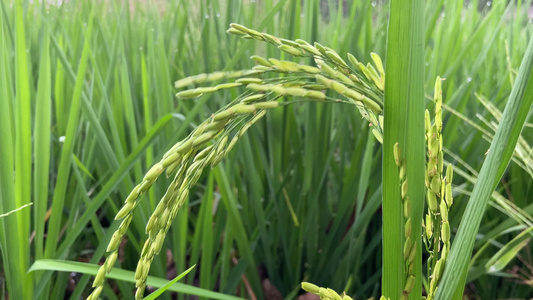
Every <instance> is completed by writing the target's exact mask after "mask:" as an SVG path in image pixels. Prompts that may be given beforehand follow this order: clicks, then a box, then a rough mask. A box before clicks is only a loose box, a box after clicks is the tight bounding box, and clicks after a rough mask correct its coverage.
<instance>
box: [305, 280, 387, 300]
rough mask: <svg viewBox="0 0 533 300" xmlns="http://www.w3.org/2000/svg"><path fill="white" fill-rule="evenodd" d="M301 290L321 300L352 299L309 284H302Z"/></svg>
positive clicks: (385, 299) (343, 294) (344, 294)
mask: <svg viewBox="0 0 533 300" xmlns="http://www.w3.org/2000/svg"><path fill="white" fill-rule="evenodd" d="M302 289H303V290H304V291H306V292H309V293H311V294H315V295H317V296H319V297H320V299H321V300H353V298H352V297H350V296H348V295H346V293H342V295H339V293H337V292H336V291H334V290H332V289H330V288H323V287H319V286H316V285H314V284H312V283H309V282H302ZM379 300H390V298H385V296H381V298H379Z"/></svg>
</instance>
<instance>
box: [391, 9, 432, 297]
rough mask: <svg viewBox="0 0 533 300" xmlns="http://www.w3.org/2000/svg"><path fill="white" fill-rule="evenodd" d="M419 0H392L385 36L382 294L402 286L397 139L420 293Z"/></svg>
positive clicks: (421, 79)
mask: <svg viewBox="0 0 533 300" xmlns="http://www.w3.org/2000/svg"><path fill="white" fill-rule="evenodd" d="M423 29H424V3H423V2H422V1H416V0H410V1H391V8H390V19H389V26H388V36H387V57H386V65H387V68H386V78H387V79H386V82H385V107H384V118H385V128H384V142H383V267H382V269H383V279H382V282H383V283H382V294H383V295H384V296H385V297H389V298H390V299H392V300H396V299H400V296H401V295H402V292H403V291H404V287H405V286H406V281H407V276H406V275H407V273H406V268H405V263H404V254H403V251H399V250H398V249H403V244H404V224H405V220H404V216H403V211H404V209H403V205H402V200H401V197H400V181H399V176H398V168H397V166H396V164H395V159H394V149H393V148H394V145H395V144H396V143H398V144H399V145H400V148H401V152H402V154H403V156H402V157H401V158H402V160H405V167H406V174H407V179H408V181H409V186H408V192H407V197H408V199H410V206H411V214H410V216H411V219H412V234H411V239H412V240H413V242H414V243H415V247H416V258H415V259H414V262H415V264H414V269H413V270H414V277H415V279H416V281H415V285H414V288H413V289H412V290H411V291H410V297H412V298H413V299H414V298H417V297H420V295H421V293H422V276H421V275H422V274H421V272H422V271H421V270H422V265H421V260H422V259H421V258H422V255H421V249H422V248H421V238H420V237H421V222H422V211H423V207H424V202H423V200H424V191H425V188H424V173H423V172H421V171H420V170H423V169H424V164H425V159H424V157H425V150H424V149H425V146H424V61H423V57H424V55H423V54H424V43H423V38H424V30H423Z"/></svg>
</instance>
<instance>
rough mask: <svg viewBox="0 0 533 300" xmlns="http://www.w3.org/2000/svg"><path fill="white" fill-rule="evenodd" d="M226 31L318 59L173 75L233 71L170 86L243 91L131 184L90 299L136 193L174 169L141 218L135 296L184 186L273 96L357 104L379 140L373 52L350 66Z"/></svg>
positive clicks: (378, 84) (303, 45)
mask: <svg viewBox="0 0 533 300" xmlns="http://www.w3.org/2000/svg"><path fill="white" fill-rule="evenodd" d="M228 32H230V33H234V34H238V35H241V36H243V37H244V38H253V39H256V40H262V41H267V42H270V43H272V44H274V45H276V46H277V47H278V48H279V49H280V50H282V51H284V52H286V53H288V54H290V55H293V56H297V57H298V56H312V57H313V58H314V59H315V62H316V63H317V66H318V67H315V66H308V65H303V64H298V63H295V62H291V61H282V60H278V59H274V58H269V59H266V58H263V57H260V56H252V57H251V58H252V59H253V60H254V61H255V62H256V64H257V65H256V66H255V67H254V68H253V69H252V70H241V71H234V72H215V73H211V74H199V75H196V76H192V77H188V78H184V79H181V80H179V81H177V82H176V83H175V87H176V88H178V89H180V88H184V87H189V86H191V85H198V84H202V83H208V82H214V81H219V80H229V79H235V80H234V82H227V83H222V84H218V85H215V86H209V87H197V88H193V89H187V90H184V91H181V92H178V93H177V94H176V97H177V98H178V99H192V98H197V97H200V96H202V95H204V94H207V93H213V92H216V91H220V90H224V89H230V88H236V87H244V88H245V90H246V91H245V93H243V94H242V95H241V96H239V97H238V98H237V99H235V100H234V101H233V102H232V103H230V104H228V105H227V106H226V107H224V108H223V109H221V110H220V111H218V112H217V113H215V114H213V115H212V116H211V117H210V118H209V119H208V120H206V121H205V122H203V123H202V124H200V125H199V126H198V127H197V128H196V129H195V130H194V131H193V132H192V133H191V134H190V135H189V136H188V137H187V138H185V139H184V140H182V141H180V142H179V143H177V144H176V145H174V146H173V147H172V148H171V149H170V150H169V151H168V152H167V153H166V154H165V155H164V156H163V158H162V159H161V161H160V162H158V163H157V164H155V165H154V166H153V167H152V168H151V169H150V170H149V171H148V172H147V174H146V176H145V177H144V179H143V181H142V182H141V183H140V184H139V185H137V186H136V187H135V188H134V189H133V191H132V192H131V194H130V195H129V196H128V197H127V199H126V201H125V202H124V205H123V207H122V208H121V209H120V211H119V212H118V213H117V215H116V217H115V219H116V220H121V219H122V223H121V224H120V226H119V228H118V229H117V231H116V232H115V233H114V234H113V237H112V239H111V241H110V242H109V245H108V247H107V252H109V255H108V257H107V259H106V261H105V263H104V264H103V265H102V266H101V267H100V269H99V271H98V274H97V276H96V278H95V279H94V282H93V287H94V290H93V292H92V294H91V295H90V296H89V297H88V299H92V300H96V299H98V297H99V295H100V294H101V292H102V289H103V284H104V278H105V275H106V274H107V273H109V272H110V271H111V269H112V268H113V266H114V264H115V262H116V260H117V256H118V246H119V244H120V241H121V240H122V237H123V236H124V234H125V232H126V230H127V228H128V226H129V224H130V222H131V220H132V217H133V211H134V210H135V207H136V206H137V204H138V202H139V201H140V199H141V197H142V196H143V195H144V194H145V193H146V192H147V191H148V190H149V189H150V187H151V186H152V185H153V183H154V182H155V181H156V180H157V178H158V177H159V176H160V175H161V174H162V173H163V172H165V173H166V175H167V177H169V176H171V175H172V174H174V173H175V175H174V179H173V181H172V183H171V184H170V185H169V187H168V189H167V191H166V193H165V195H164V196H163V197H162V198H161V200H160V201H159V203H158V205H157V207H156V209H155V210H154V212H153V214H152V216H151V217H150V219H149V220H148V223H147V225H146V233H147V234H148V239H147V240H146V242H145V244H144V247H143V249H142V252H141V257H140V259H139V262H138V265H137V269H136V271H135V281H136V286H137V291H136V294H135V298H136V299H142V297H143V294H144V290H145V288H146V280H147V277H148V273H149V270H150V267H151V264H152V261H153V259H154V256H155V255H157V254H158V253H159V252H160V251H161V249H162V247H163V244H164V240H165V237H166V234H167V232H168V230H169V228H170V226H171V224H172V222H173V220H174V218H175V217H176V215H177V213H178V211H179V209H180V208H181V206H182V205H183V204H184V203H185V202H186V199H187V198H188V196H189V190H190V188H191V187H193V185H194V184H196V182H197V181H198V179H199V178H200V176H201V174H202V171H203V169H204V168H205V167H206V166H208V165H211V167H214V166H215V165H217V164H218V163H219V162H220V161H221V160H222V159H223V158H224V157H225V156H226V155H227V154H228V153H229V151H231V149H232V148H233V147H234V146H235V144H236V142H237V141H238V139H239V138H240V137H241V136H242V135H243V134H244V133H245V132H246V130H248V128H250V126H252V125H253V124H254V123H255V122H257V121H258V120H259V119H260V118H262V117H263V116H264V115H265V113H266V110H268V109H271V108H275V107H278V106H280V105H285V104H288V103H290V102H283V103H281V102H278V101H277V100H278V99H279V98H280V97H283V96H287V97H300V98H305V99H307V100H308V101H321V102H343V103H348V104H352V105H355V106H356V107H357V108H358V109H359V111H360V113H361V115H362V116H363V117H364V118H365V119H367V120H368V121H369V122H370V123H371V125H372V126H373V129H372V132H373V134H374V135H375V136H376V138H377V139H378V140H379V141H380V142H382V141H383V139H382V136H383V116H382V114H381V111H382V107H383V87H384V80H385V72H384V70H383V64H382V61H381V59H380V58H379V56H378V55H376V54H374V53H373V54H372V59H373V61H374V64H375V66H376V67H374V66H373V65H371V64H368V65H366V66H365V65H363V64H362V63H360V62H358V61H357V59H355V57H353V55H351V54H349V55H348V58H349V60H350V62H351V63H352V64H353V65H354V66H355V67H356V68H355V69H352V68H350V67H349V66H348V65H347V64H346V62H345V61H344V60H343V59H342V58H340V56H339V55H338V54H337V53H336V52H335V51H333V50H332V49H330V48H328V47H324V46H322V45H320V44H318V43H315V44H314V46H313V45H311V44H309V43H307V42H305V41H302V40H296V41H289V40H285V39H280V38H277V37H274V36H271V35H269V34H267V33H259V32H257V31H254V30H252V29H248V28H246V27H244V26H241V25H237V24H231V28H230V29H229V30H228ZM376 69H377V70H376ZM276 73H282V74H283V76H282V77H277V78H272V77H269V78H266V79H262V78H260V77H261V76H262V75H264V74H276ZM324 90H332V91H334V92H336V93H339V94H341V95H342V96H344V100H341V99H336V98H332V97H329V96H327V95H326V94H325V93H324V92H323V91H324ZM328 299H329V298H328ZM332 299H337V298H332ZM340 299H351V298H349V297H348V298H340Z"/></svg>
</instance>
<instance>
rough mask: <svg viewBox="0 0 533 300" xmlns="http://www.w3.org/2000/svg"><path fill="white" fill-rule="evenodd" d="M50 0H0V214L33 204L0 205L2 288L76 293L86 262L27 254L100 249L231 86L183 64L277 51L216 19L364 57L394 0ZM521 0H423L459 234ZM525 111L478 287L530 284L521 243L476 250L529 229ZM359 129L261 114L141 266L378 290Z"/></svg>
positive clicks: (356, 123) (270, 288)
mask: <svg viewBox="0 0 533 300" xmlns="http://www.w3.org/2000/svg"><path fill="white" fill-rule="evenodd" d="M50 2H51V3H44V2H39V3H37V2H36V1H15V2H13V1H10V0H2V1H1V12H0V16H1V22H0V25H1V36H0V40H1V44H0V50H1V52H0V59H1V63H0V69H1V73H0V75H1V76H0V83H1V85H0V88H1V92H2V94H0V96H1V98H0V101H2V106H0V109H1V110H2V115H0V127H2V130H3V131H2V142H1V146H0V147H1V148H3V152H2V153H0V154H2V155H3V156H1V158H2V159H3V160H2V162H0V163H2V164H3V165H4V168H2V170H0V178H1V180H0V181H1V182H0V183H1V184H2V185H0V190H1V191H2V193H1V194H0V197H1V198H0V199H1V200H2V201H1V202H2V205H0V206H1V209H2V211H1V212H7V211H10V210H12V209H14V208H16V207H19V206H20V205H22V204H26V203H29V202H32V203H33V205H32V207H31V208H27V209H24V210H21V211H20V212H19V213H17V214H14V215H10V216H8V217H6V218H3V219H1V221H0V223H1V224H0V226H1V230H0V231H1V236H0V240H1V246H2V263H1V266H2V269H3V270H4V272H2V274H1V277H0V284H1V287H2V288H3V293H2V297H3V298H4V299H7V296H6V295H7V294H8V293H9V294H10V297H9V299H31V298H35V299H63V298H65V299H78V298H79V297H81V296H87V295H88V293H89V292H90V284H88V283H89V282H90V280H89V279H90V277H89V276H88V275H83V276H82V274H81V273H76V272H71V273H69V272H50V271H38V272H33V273H29V274H26V270H27V269H28V268H29V266H31V264H32V263H33V262H34V261H35V260H37V259H66V260H71V261H83V262H92V263H98V262H99V261H101V258H102V256H103V254H104V251H105V248H106V246H107V242H108V241H109V239H110V237H111V234H112V233H113V231H114V229H116V226H118V223H116V222H113V217H114V215H115V214H116V212H117V211H118V209H119V208H120V206H121V203H122V202H123V201H124V199H125V198H126V197H127V195H128V194H129V192H130V191H131V189H132V188H133V187H134V186H135V185H136V184H137V183H138V182H140V181H141V180H142V178H143V175H144V173H145V172H146V171H147V170H148V169H149V167H150V166H151V165H152V164H153V163H154V162H156V161H158V160H159V159H160V158H161V157H162V155H163V154H164V153H165V152H166V150H168V149H169V148H170V147H171V146H172V145H173V144H174V143H176V142H177V141H179V140H180V139H182V138H184V137H185V136H186V135H187V134H188V133H189V132H190V130H192V129H193V128H194V127H195V125H196V124H198V123H199V122H201V121H202V120H204V119H205V118H207V117H209V116H210V115H211V114H212V112H215V111H217V110H218V109H219V108H220V107H222V106H223V105H224V104H226V103H228V102H230V101H231V100H232V99H233V98H234V97H236V96H237V95H238V94H236V93H235V92H234V91H232V92H230V91H224V92H218V93H215V94H212V95H208V96H203V97H201V98H199V99H197V100H179V101H178V100H176V99H175V97H174V94H175V93H176V92H177V91H176V90H175V89H174V88H173V82H174V81H176V80H178V79H181V78H183V77H186V76H189V75H195V74H198V73H208V72H214V71H219V70H225V71H229V70H241V69H249V68H251V67H253V65H254V64H253V61H252V60H250V59H249V57H250V56H251V55H254V54H259V55H262V56H266V57H275V58H282V59H288V58H285V57H284V54H283V53H282V52H280V51H278V49H276V48H274V47H272V46H269V45H264V44H262V43H258V42H256V41H253V40H242V39H238V38H237V37H235V36H231V35H228V34H226V33H225V31H226V29H227V28H228V26H229V24H230V23H240V24H243V25H245V26H247V27H249V28H253V29H256V30H259V31H264V32H268V33H271V34H273V35H276V36H279V37H283V38H287V39H298V38H300V39H304V40H307V41H309V42H314V41H318V42H320V43H321V44H323V45H326V46H328V47H331V48H333V49H335V50H336V51H337V52H338V53H339V54H341V55H342V56H345V55H346V53H347V52H350V53H352V54H353V55H354V56H355V57H357V58H358V59H359V60H360V61H362V62H364V63H366V62H368V61H369V60H370V52H376V53H378V54H379V55H380V56H381V57H382V58H384V55H385V48H384V47H385V41H386V30H387V13H388V2H387V1H374V2H370V1H349V0H344V1H343V0H339V1H335V0H307V1H296V0H279V1H275V0H246V1H237V0H234V1H232V0H225V1H208V0H195V1H163V0H159V1H134V0H131V1H64V3H54V1H50ZM530 7H531V1H520V0H518V1H494V2H491V1H444V0H432V1H426V20H425V23H426V36H425V41H426V52H425V61H426V69H425V74H426V87H425V90H426V94H427V95H428V97H427V98H428V107H429V106H431V105H432V104H431V101H429V99H430V98H431V97H430V96H429V95H432V89H433V83H434V82H435V78H436V76H441V77H443V78H446V80H445V81H444V82H443V90H444V104H445V108H446V109H445V111H444V123H445V127H444V132H443V136H444V147H445V159H446V160H447V161H450V162H452V163H454V169H455V172H456V176H455V180H454V197H455V203H456V204H455V205H454V206H453V208H452V212H451V214H450V220H451V228H452V241H453V233H454V231H455V228H457V226H458V223H459V220H460V216H461V214H462V211H463V210H464V208H465V206H466V202H467V201H468V196H469V192H470V190H471V188H472V183H473V182H474V181H475V178H476V175H477V173H476V170H479V169H480V167H481V164H482V162H483V158H484V155H485V152H486V151H487V149H488V147H489V144H490V140H491V138H492V134H493V132H494V130H495V125H496V124H497V122H498V118H499V117H500V115H499V111H498V109H500V110H502V109H503V107H504V105H505V102H506V100H507V97H508V95H509V92H510V90H511V86H512V83H513V80H514V78H515V77H516V72H517V69H518V66H519V64H520V61H521V59H522V56H523V54H524V52H525V48H526V44H527V42H528V40H529V39H530V38H531V37H532V33H533V26H532V25H531V23H532V22H533V21H532V20H533V10H532V9H531V8H530ZM89 28H90V29H91V30H89ZM84 47H85V49H86V50H85V52H84ZM84 53H85V54H84ZM305 62H306V63H309V64H312V63H313V62H312V61H305ZM530 116H531V112H530ZM527 122H528V123H527V124H526V127H525V128H524V130H523V132H522V139H521V140H520V142H519V147H517V151H516V153H515V157H514V158H513V162H512V163H511V165H510V167H509V169H508V171H507V173H506V175H505V176H504V178H503V179H502V183H501V184H500V185H499V187H498V189H497V192H496V193H494V194H493V199H491V207H490V208H489V209H488V211H487V212H486V214H485V219H484V220H483V223H482V225H481V228H480V232H479V235H478V240H477V241H476V246H475V250H474V251H475V252H474V255H476V259H475V260H474V262H473V265H472V266H471V269H470V273H469V280H468V281H469V282H468V284H467V287H466V290H465V294H466V295H467V296H468V297H469V298H471V299H495V298H517V299H521V298H528V297H533V292H532V290H533V256H532V251H531V246H530V245H529V244H527V242H526V243H525V244H524V245H523V247H521V248H519V249H517V251H516V252H514V253H512V255H511V257H510V258H509V260H510V262H509V264H506V265H505V264H504V265H503V267H501V268H496V269H494V268H490V266H489V267H488V266H487V265H486V263H487V262H488V261H489V259H490V258H491V257H492V256H493V255H494V254H495V253H497V252H498V251H499V250H500V249H501V248H502V247H503V246H504V245H505V244H507V243H508V242H509V241H510V240H512V239H513V238H514V237H515V236H517V235H518V234H519V233H520V232H521V231H523V230H525V229H527V228H530V227H533V218H532V217H531V214H533V204H532V202H531V199H533V180H532V178H533V152H532V150H531V149H532V148H531V144H532V142H533V130H532V129H533V125H532V124H531V122H532V121H531V117H530V118H529V119H528V121H527ZM367 127H368V123H366V121H364V120H362V119H361V117H360V115H359V113H358V112H357V111H355V110H353V109H352V106H346V105H343V104H339V105H330V104H318V103H297V104H294V105H291V106H287V107H283V108H277V109H275V110H273V111H271V112H269V114H267V116H266V117H265V119H264V120H262V121H261V122H259V123H258V124H257V125H256V126H254V127H253V128H251V129H250V130H249V131H248V133H247V134H246V135H245V136H244V137H243V138H242V139H241V140H240V142H239V143H238V144H237V146H236V147H235V149H234V151H233V152H232V154H230V156H229V157H228V158H227V159H226V160H224V161H223V162H222V163H221V164H220V165H219V166H218V167H216V168H215V169H213V170H209V171H206V172H204V175H203V177H202V178H201V179H200V181H199V184H198V185H197V187H196V188H195V189H194V192H192V193H191V195H190V197H189V202H188V206H187V207H186V208H185V209H182V211H181V212H180V214H179V215H178V217H177V218H176V220H175V224H174V225H173V227H172V229H171V230H170V232H169V235H168V237H167V239H166V241H165V245H164V248H163V249H166V251H162V253H161V255H159V256H157V257H156V259H155V260H154V263H153V267H152V269H151V273H150V274H151V275H154V276H156V277H160V278H168V279H171V278H173V277H175V276H176V275H177V274H179V273H181V272H182V271H184V270H185V269H187V268H188V267H189V266H191V265H193V264H198V265H197V267H196V268H195V269H194V270H193V271H192V272H191V273H190V274H189V275H188V276H187V277H186V278H185V279H184V280H183V281H182V282H184V283H187V284H190V285H195V286H198V287H200V288H203V289H207V290H215V291H219V292H221V293H225V294H230V295H237V296H240V297H243V298H252V295H251V294H253V295H255V296H256V297H258V298H265V299H283V298H287V299H294V298H296V297H297V296H298V295H299V294H301V293H302V292H301V290H300V282H301V281H303V280H306V281H311V282H313V283H315V284H317V285H321V286H329V287H331V288H333V289H335V290H338V291H343V290H344V291H346V292H347V294H349V295H352V296H354V297H357V298H358V299H366V298H368V297H372V296H373V297H376V296H379V295H380V278H381V238H382V233H381V213H380V205H381V147H380V145H379V143H377V142H376V141H375V139H374V137H373V136H372V134H370V132H369V131H368V130H367ZM9 153H11V160H9V159H8V158H9V157H10V156H9ZM9 164H10V165H9ZM13 171H14V172H13ZM13 174H15V175H14V176H13ZM13 177H14V178H15V180H13ZM169 182H170V180H167V179H166V178H161V179H160V180H158V181H157V182H156V184H155V185H154V187H153V188H152V190H151V191H150V193H149V195H147V196H145V199H144V200H143V201H142V202H141V205H140V206H139V207H138V209H137V210H136V212H135V215H134V220H133V222H132V226H130V229H129V230H128V233H127V237H126V239H125V240H124V241H123V243H122V245H121V249H120V252H119V266H117V267H120V268H123V269H128V270H134V269H135V265H136V263H137V260H138V258H139V255H140V250H141V248H142V242H143V241H144V239H145V238H146V235H145V233H144V228H145V224H146V222H147V219H148V217H149V215H150V214H151V212H152V211H153V209H154V208H155V205H156V204H157V201H158V199H160V198H161V196H162V195H163V194H164V192H165V190H166V187H167V184H168V183H169ZM13 199H16V201H14V200H13ZM529 232H530V233H531V231H529ZM17 237H18V240H16V241H15V240H14V239H13V238H17ZM529 237H530V236H529ZM28 241H29V244H28ZM515 256H516V257H515ZM15 262H16V263H15ZM6 279H7V282H6ZM21 286H23V288H22V289H21V290H20V291H16V292H12V291H14V290H15V289H16V288H17V287H21ZM133 287H134V286H133V284H131V283H125V282H123V281H115V280H110V281H108V282H107V284H106V285H105V288H104V294H105V295H106V297H107V298H108V299H128V298H130V297H131V295H132V291H133ZM19 293H20V294H19ZM19 296H20V297H22V298H20V297H19ZM174 296H175V295H174ZM174 296H173V295H172V294H171V293H166V294H164V295H163V296H162V299H170V298H171V297H174ZM189 297H190V296H187V295H184V294H180V295H179V296H178V299H186V298H189Z"/></svg>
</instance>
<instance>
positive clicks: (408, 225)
mask: <svg viewBox="0 0 533 300" xmlns="http://www.w3.org/2000/svg"><path fill="white" fill-rule="evenodd" d="M394 160H395V162H396V166H398V173H399V178H400V193H401V198H402V205H403V216H404V220H405V229H404V234H405V242H404V246H403V257H404V260H405V265H406V268H407V272H406V278H405V285H404V288H403V291H402V297H401V299H408V297H409V294H410V293H411V291H412V290H413V287H414V285H415V276H414V272H413V270H414V265H415V263H414V260H415V256H416V240H414V239H413V238H412V236H411V233H412V222H411V204H410V203H409V197H408V196H407V183H408V181H407V176H406V168H405V160H404V159H403V157H402V154H401V150H400V145H399V144H398V143H396V144H394Z"/></svg>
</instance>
